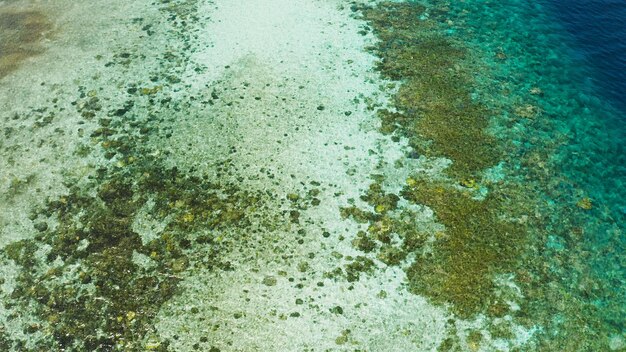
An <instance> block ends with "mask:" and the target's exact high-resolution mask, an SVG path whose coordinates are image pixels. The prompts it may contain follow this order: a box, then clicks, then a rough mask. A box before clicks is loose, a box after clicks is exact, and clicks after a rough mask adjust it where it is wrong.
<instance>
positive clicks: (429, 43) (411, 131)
mask: <svg viewBox="0 0 626 352" xmlns="http://www.w3.org/2000/svg"><path fill="white" fill-rule="evenodd" d="M362 13H363V18H364V19H365V20H366V21H368V23H369V24H370V25H371V26H372V28H373V31H374V34H375V35H376V36H377V37H378V38H379V39H380V41H379V42H378V43H377V44H376V46H375V47H373V48H372V50H373V52H374V53H375V54H376V55H377V56H379V57H380V61H379V63H378V67H377V68H378V70H379V71H380V72H381V74H382V76H383V77H384V78H388V79H392V80H400V81H401V82H402V85H401V86H400V89H399V91H398V93H397V94H396V95H395V97H394V101H393V102H394V107H395V108H396V110H397V112H390V111H388V110H381V111H379V116H380V117H381V132H383V133H386V134H389V133H393V132H394V131H395V132H398V133H400V134H402V135H403V136H405V137H407V138H408V139H409V141H410V143H411V145H412V146H413V147H414V148H415V149H416V150H417V151H418V153H423V154H426V155H430V156H443V157H446V158H448V159H451V160H452V161H453V164H452V166H451V167H450V168H449V172H450V174H451V175H452V176H455V177H458V178H469V177H473V176H476V175H477V174H479V173H480V172H482V171H483V170H484V169H485V168H488V167H491V166H493V165H495V164H496V163H497V162H498V161H499V160H500V158H501V151H500V150H499V145H498V143H497V141H496V139H495V138H494V137H493V136H492V135H491V134H490V133H489V132H488V130H487V128H488V127H489V123H490V119H491V116H492V114H493V113H492V112H491V111H489V109H487V107H485V106H484V105H483V104H481V103H480V102H478V101H475V100H474V99H472V87H473V80H472V74H471V70H472V65H471V60H470V59H471V58H469V53H468V50H467V49H465V48H464V47H463V46H462V45H460V44H458V43H456V42H454V41H453V40H452V39H450V38H448V37H446V36H444V35H443V34H441V33H439V31H438V27H437V23H436V22H435V21H434V20H426V19H424V20H421V19H420V17H422V16H424V13H425V8H424V7H423V6H422V5H419V4H416V3H412V2H408V3H381V4H380V5H378V6H377V7H374V8H364V9H362Z"/></svg>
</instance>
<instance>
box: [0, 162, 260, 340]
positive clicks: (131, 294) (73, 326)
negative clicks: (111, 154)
mask: <svg viewBox="0 0 626 352" xmlns="http://www.w3.org/2000/svg"><path fill="white" fill-rule="evenodd" d="M147 159H149V158H148V157H143V158H142V157H141V156H138V161H137V162H136V164H135V166H133V167H129V168H127V169H126V170H125V172H124V173H120V172H112V173H110V174H108V175H103V179H102V181H101V184H100V186H99V187H98V192H97V195H95V196H89V195H85V194H83V193H82V192H81V190H79V189H72V190H71V191H70V193H69V194H68V195H66V196H63V197H61V198H60V199H58V200H55V201H51V202H49V203H48V206H47V208H46V209H44V210H43V211H42V213H41V215H42V216H46V217H53V218H56V220H57V221H58V225H57V226H56V227H55V228H54V229H53V230H48V231H44V232H43V233H42V234H41V235H39V236H38V237H36V238H35V239H33V240H23V241H19V242H15V243H12V244H10V245H8V246H7V247H6V248H4V250H3V251H2V253H3V254H4V256H5V257H6V258H7V259H9V260H12V261H13V262H14V263H15V264H16V265H18V266H19V267H20V268H21V271H20V274H19V276H18V278H17V281H16V287H15V289H14V290H13V292H12V293H11V304H14V305H18V306H23V307H24V309H26V307H30V306H34V307H35V312H36V314H37V315H38V316H39V317H40V318H41V320H42V321H43V322H45V327H43V326H42V329H45V330H46V332H47V333H49V334H50V335H51V336H52V340H49V341H47V342H46V343H42V345H41V346H38V347H41V348H53V346H54V347H55V348H61V349H67V348H73V347H78V348H80V349H85V350H94V351H95V350H113V349H120V348H121V349H124V350H141V348H142V342H141V341H142V340H143V339H144V337H146V336H148V335H150V334H153V333H154V332H155V331H154V329H153V328H152V321H153V319H154V317H155V316H156V314H157V313H158V311H159V308H160V307H161V305H162V304H163V303H164V302H166V301H167V300H168V299H170V298H171V297H172V296H173V295H174V294H175V293H176V292H177V286H178V282H179V281H180V280H181V276H180V275H181V274H182V273H183V272H184V271H185V270H186V269H187V268H188V267H189V265H190V255H191V253H195V251H203V252H204V253H205V255H204V258H202V260H201V261H200V262H196V263H195V265H196V266H198V265H200V266H203V267H207V268H211V267H214V266H217V267H219V266H220V265H221V263H220V259H219V258H220V257H219V250H220V249H222V247H223V246H221V245H219V244H216V243H214V238H213V237H214V236H215V237H217V234H218V233H221V231H225V230H226V229H228V228H232V227H237V228H238V229H245V228H246V227H248V226H250V224H251V222H250V220H249V216H251V215H252V214H253V213H254V209H255V207H258V206H260V205H261V202H262V201H263V199H262V197H263V195H260V194H252V193H250V192H248V191H245V190H241V189H238V188H237V187H236V186H234V185H231V184H226V183H224V184H214V183H210V182H207V181H203V180H200V179H197V178H194V177H190V176H186V175H184V174H183V173H181V172H178V171H177V170H175V169H164V168H161V167H160V166H159V165H160V164H159V163H158V162H156V161H154V160H147ZM150 175H152V176H150ZM265 197H267V196H266V195H265ZM148 199H152V200H153V201H154V203H155V204H156V205H155V206H154V207H153V210H152V212H153V213H154V216H155V217H156V218H165V217H166V216H167V215H171V214H174V215H175V216H174V217H173V218H174V219H173V220H172V221H171V222H169V223H168V225H167V226H166V227H165V229H164V230H163V232H162V233H161V235H160V236H159V237H158V238H157V239H155V240H152V241H150V242H148V243H145V244H143V243H142V239H141V237H140V236H139V234H137V233H136V232H135V231H133V229H132V223H133V219H134V218H135V217H136V215H137V213H138V212H139V211H140V209H141V208H142V206H143V205H144V204H145V203H146V201H147V200H148ZM199 229H202V230H203V231H211V232H212V233H213V235H212V236H211V237H209V238H206V239H205V238H204V237H205V236H202V235H201V234H200V231H199ZM192 243H193V246H194V249H193V250H191V249H190V247H191V245H192ZM137 255H140V256H143V257H144V258H148V259H147V260H148V261H149V262H150V263H151V265H149V266H141V265H139V264H138V263H137V262H136V261H135V260H134V259H133V258H134V257H136V256H137ZM156 350H162V351H165V350H167V343H166V342H163V343H160V344H159V347H158V349H156Z"/></svg>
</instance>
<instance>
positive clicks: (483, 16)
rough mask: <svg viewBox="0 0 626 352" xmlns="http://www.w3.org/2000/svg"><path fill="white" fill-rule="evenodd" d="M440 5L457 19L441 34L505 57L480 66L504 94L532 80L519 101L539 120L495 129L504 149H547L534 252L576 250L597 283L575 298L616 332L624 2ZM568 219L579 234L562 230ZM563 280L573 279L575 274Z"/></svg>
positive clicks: (621, 328)
mask: <svg viewBox="0 0 626 352" xmlns="http://www.w3.org/2000/svg"><path fill="white" fill-rule="evenodd" d="M450 7H451V11H452V13H454V14H455V15H454V16H458V18H459V19H461V21H462V24H461V25H459V26H457V27H453V28H451V29H450V30H449V35H450V36H456V37H457V38H461V39H462V40H463V41H467V42H469V43H470V45H472V46H475V47H477V48H479V49H483V50H485V52H501V53H504V54H505V55H506V60H505V62H504V63H494V64H493V65H492V66H491V67H490V69H492V70H493V71H494V76H495V77H496V79H501V80H502V81H506V82H507V84H508V85H507V89H510V90H511V91H513V92H514V93H513V94H510V96H512V97H513V96H515V95H516V94H515V92H521V91H527V90H529V89H530V87H531V86H538V87H541V92H540V94H539V93H537V94H535V95H534V96H532V97H529V98H528V99H530V100H531V101H532V104H533V105H535V106H537V107H538V109H539V110H540V111H541V113H540V117H539V118H538V119H540V120H541V121H535V122H529V123H519V124H516V125H515V126H514V130H508V131H506V130H504V131H499V133H501V134H503V135H504V134H506V135H507V138H511V139H513V140H514V141H515V142H516V148H515V149H514V150H513V151H512V152H514V153H519V154H520V155H523V154H525V153H531V152H534V151H537V150H542V149H544V150H550V153H549V160H543V161H544V162H547V163H548V164H549V165H551V166H550V168H551V171H550V172H552V177H549V179H548V181H545V182H543V183H544V184H545V185H546V187H545V191H544V192H543V194H544V196H545V201H546V203H547V204H550V206H549V208H550V207H551V208H552V210H553V211H554V213H553V216H552V221H551V222H550V223H549V224H548V225H547V228H546V230H547V231H551V232H553V235H551V236H550V239H551V241H548V243H547V244H546V248H542V249H540V250H539V251H540V252H544V254H543V255H545V256H546V257H549V256H565V257H568V256H569V257H572V256H580V257H581V258H580V260H581V262H582V263H583V264H582V265H584V266H588V268H589V269H590V270H589V271H588V273H590V275H593V276H595V277H594V278H595V279H598V280H599V282H601V286H602V289H600V290H596V291H593V293H589V294H588V295H586V296H584V295H583V296H584V297H583V298H581V299H583V300H588V302H589V303H590V304H593V305H595V306H596V307H598V309H599V311H600V314H601V315H603V316H604V317H605V321H606V323H607V326H608V327H609V328H608V329H610V330H611V331H610V332H608V333H609V334H624V333H625V332H626V315H625V313H626V254H625V253H626V235H625V234H624V230H625V229H626V222H625V216H626V188H625V186H626V3H624V2H623V1H614V0H594V1H575V0H573V1H523V0H507V1H466V2H460V1H459V2H457V1H455V2H451V3H450ZM495 61H497V60H494V62H495ZM491 83H493V82H488V83H487V85H489V84H491ZM512 99H516V98H512ZM512 103H515V102H514V101H513V102H512ZM557 139H559V140H560V142H558V143H557V144H556V145H555V144H554V143H553V142H554V141H555V140H557ZM520 167H523V166H520ZM557 179H558V181H555V180H557ZM580 197H588V198H589V199H590V200H591V201H592V203H593V206H592V208H591V209H589V210H588V211H586V212H580V211H578V210H579V209H576V207H571V206H568V205H566V203H568V202H571V200H572V199H574V200H575V199H576V198H580ZM572 225H573V226H574V227H578V228H580V229H581V231H582V232H583V233H584V235H583V236H580V237H575V238H574V237H571V236H570V235H568V234H567V233H565V232H566V231H567V230H563V229H564V228H565V227H570V228H571V226H572ZM574 248H576V249H574ZM540 257H541V256H538V259H539V258H540ZM554 270H555V271H557V272H559V271H560V272H562V273H563V272H567V271H568V270H572V269H571V268H554ZM563 277H567V278H570V279H572V280H580V277H579V276H578V275H567V274H565V275H564V276H563Z"/></svg>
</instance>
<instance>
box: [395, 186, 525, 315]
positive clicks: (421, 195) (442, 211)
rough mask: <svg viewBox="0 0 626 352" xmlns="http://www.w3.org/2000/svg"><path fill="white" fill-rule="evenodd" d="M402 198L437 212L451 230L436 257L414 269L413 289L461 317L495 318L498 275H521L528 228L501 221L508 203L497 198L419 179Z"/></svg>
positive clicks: (436, 247)
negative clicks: (486, 315) (478, 197)
mask: <svg viewBox="0 0 626 352" xmlns="http://www.w3.org/2000/svg"><path fill="white" fill-rule="evenodd" d="M402 195H403V196H404V197H405V198H406V199H408V200H410V201H413V202H416V203H419V204H423V205H426V206H428V207H430V208H431V209H433V211H434V212H435V214H436V218H437V221H438V222H440V223H441V224H443V225H444V226H445V232H444V233H442V234H440V235H439V236H438V238H437V240H436V242H435V244H434V245H433V252H432V253H429V254H427V255H424V256H421V257H418V259H417V260H416V261H415V263H414V264H413V265H411V267H410V268H409V269H408V271H407V275H408V279H409V281H410V286H411V290H412V291H414V292H415V293H419V294H423V295H426V296H428V297H430V298H431V299H432V300H433V301H434V302H437V303H447V304H451V305H452V308H451V309H452V310H453V311H454V312H455V313H456V314H458V315H459V316H461V317H471V316H472V315H474V314H476V313H478V312H488V313H495V312H496V309H494V307H495V305H497V303H498V302H497V299H496V298H495V295H494V294H495V292H494V290H495V284H494V282H493V279H494V276H495V275H496V274H499V273H507V272H513V271H515V270H516V268H517V264H518V260H519V255H520V253H521V251H523V250H524V249H525V231H524V230H525V229H524V228H523V227H521V226H520V225H519V224H516V223H514V222H511V221H506V220H503V219H502V218H501V217H500V214H498V213H497V212H496V211H498V210H500V209H502V204H501V203H500V201H499V200H498V198H497V196H496V195H494V194H490V195H488V196H487V197H486V198H485V199H483V200H476V199H473V198H472V195H471V193H469V192H467V191H466V190H462V189H461V190H460V189H458V188H456V187H454V186H450V185H448V184H445V183H438V182H427V181H422V180H418V181H415V182H414V183H413V185H412V186H407V187H406V188H405V189H404V190H403V192H402ZM495 315H498V316H502V315H504V314H501V312H500V313H498V314H495Z"/></svg>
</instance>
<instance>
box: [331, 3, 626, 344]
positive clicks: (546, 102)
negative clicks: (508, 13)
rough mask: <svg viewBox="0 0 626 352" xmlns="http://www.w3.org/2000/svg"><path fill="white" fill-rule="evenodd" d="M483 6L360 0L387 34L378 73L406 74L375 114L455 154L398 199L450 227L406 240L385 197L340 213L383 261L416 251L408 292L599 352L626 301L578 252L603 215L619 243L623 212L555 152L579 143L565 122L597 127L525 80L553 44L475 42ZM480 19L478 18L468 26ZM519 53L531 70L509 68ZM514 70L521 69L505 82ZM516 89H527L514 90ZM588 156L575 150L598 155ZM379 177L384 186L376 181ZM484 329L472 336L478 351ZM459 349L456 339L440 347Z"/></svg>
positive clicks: (379, 32) (439, 151)
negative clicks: (600, 200)
mask: <svg viewBox="0 0 626 352" xmlns="http://www.w3.org/2000/svg"><path fill="white" fill-rule="evenodd" d="M513 3H514V1H512V2H511V4H510V6H514V4H513ZM506 5H509V4H508V2H507V3H506ZM476 6H478V7H480V5H478V4H473V3H472V4H466V3H464V4H459V5H458V6H456V7H455V6H454V5H453V4H452V3H450V2H447V1H436V2H433V3H430V4H429V5H422V4H420V3H416V2H403V3H391V2H383V3H380V4H378V5H377V6H374V7H368V6H363V7H359V6H355V7H353V10H354V11H355V12H358V13H360V15H361V16H362V18H363V19H364V20H365V21H367V23H368V25H369V27H371V28H370V29H371V30H372V31H373V33H374V34H375V35H376V37H378V38H379V39H380V41H379V42H377V43H376V44H375V46H373V47H372V48H371V50H372V52H373V53H374V54H376V55H377V56H378V57H379V58H380V60H379V62H378V66H377V68H378V70H379V71H380V73H381V75H382V76H383V78H386V79H390V80H394V81H398V82H399V83H400V88H399V89H398V91H397V93H396V94H395V96H394V98H393V104H392V107H391V108H392V109H393V110H391V109H383V110H380V111H379V112H378V115H379V117H380V120H381V125H380V126H381V127H380V130H381V132H382V133H384V134H393V135H398V136H402V137H405V138H406V139H407V140H408V141H409V144H410V146H411V147H412V148H413V149H414V152H413V153H414V154H416V155H423V156H425V157H428V158H432V157H445V158H447V159H450V160H451V161H452V164H451V166H450V167H449V168H447V169H446V170H445V171H444V174H442V175H440V176H439V177H435V178H433V177H432V176H427V175H422V174H419V173H416V174H414V175H413V176H411V177H410V178H409V179H407V180H406V185H404V189H403V191H402V192H401V193H400V194H399V195H398V196H400V197H402V198H403V199H405V200H408V201H409V202H411V203H414V204H417V205H425V206H427V207H429V208H430V209H432V210H433V211H434V215H435V218H436V221H437V222H439V223H440V224H441V225H443V226H444V228H445V230H443V231H433V230H431V231H429V232H430V233H424V234H422V235H421V236H420V237H421V238H424V239H428V238H434V240H433V241H432V244H430V243H429V242H428V241H426V245H424V242H418V243H420V245H417V246H407V245H406V243H407V238H411V237H413V236H414V234H412V233H411V232H410V231H409V232H407V230H408V228H407V227H405V228H399V227H396V223H394V221H393V220H392V219H393V218H394V217H396V218H398V216H397V215H394V213H390V214H389V215H386V214H385V211H384V210H385V209H386V208H387V205H385V204H384V201H383V200H379V201H380V205H379V204H378V203H377V202H376V201H374V202H370V205H371V206H372V210H373V211H370V210H364V209H358V208H356V207H352V208H344V209H342V214H343V215H344V216H346V217H351V218H353V219H354V220H355V221H357V222H360V223H369V224H370V227H369V230H368V232H367V233H365V232H360V233H359V234H357V236H356V237H355V239H354V240H353V245H354V246H355V247H356V248H357V249H359V250H361V251H363V252H365V253H374V255H375V256H377V257H378V258H379V260H381V261H383V262H385V263H386V264H388V265H397V264H401V262H402V259H403V258H405V257H409V254H410V253H414V254H415V260H414V261H413V262H412V264H410V265H409V266H408V267H406V273H407V278H408V281H409V285H410V289H411V290H412V291H413V292H414V293H417V294H421V295H424V296H426V297H428V298H429V299H430V300H431V301H432V302H434V303H437V304H444V305H445V306H447V307H449V309H450V310H451V311H452V312H453V313H455V314H456V315H457V316H459V317H461V318H472V317H476V316H478V315H485V316H487V317H490V318H491V319H492V321H494V322H495V321H498V322H502V320H501V319H500V318H504V317H512V318H513V320H512V321H513V322H515V323H516V324H521V325H523V326H526V327H527V328H532V327H539V330H538V331H536V332H535V336H534V338H533V339H532V340H531V341H530V342H529V343H528V346H527V347H526V348H530V349H532V350H541V351H543V350H567V351H582V350H589V351H592V350H604V349H606V348H608V347H607V346H608V345H609V344H611V343H612V344H613V345H615V344H616V343H615V341H616V340H615V339H618V340H619V338H620V334H623V332H624V326H623V322H621V323H620V322H618V321H616V320H615V319H616V318H617V317H618V316H620V315H622V314H623V313H624V311H625V307H624V306H623V305H621V306H620V303H619V302H623V297H621V295H620V293H619V292H620V291H619V290H620V287H621V288H622V289H623V284H620V283H619V281H614V279H610V280H603V278H602V277H599V276H598V275H595V274H594V268H592V267H591V266H590V265H585V264H584V262H585V261H586V260H587V259H588V258H589V257H590V252H589V249H588V248H589V247H588V246H589V240H588V239H587V238H589V237H588V236H589V235H590V234H591V233H593V231H598V230H600V229H598V228H597V227H595V226H596V224H600V223H603V224H604V225H602V226H604V227H607V226H608V227H609V228H613V230H611V231H616V232H614V233H615V234H616V236H615V237H614V238H613V241H615V239H617V238H618V237H617V235H618V234H619V233H620V231H621V230H620V228H619V226H620V225H619V224H620V222H619V221H618V220H619V213H618V214H615V215H613V216H612V217H611V216H605V215H604V214H602V213H599V212H597V211H596V205H595V203H594V200H593V199H592V198H590V197H589V196H586V195H585V193H587V192H590V191H591V190H592V189H593V185H594V184H592V183H587V184H586V183H584V182H576V181H575V176H576V172H578V171H577V170H578V166H577V165H576V166H575V167H574V166H570V165H569V164H568V163H569V160H574V159H570V158H559V156H560V155H561V154H562V153H563V152H568V151H569V150H568V148H569V146H568V144H569V143H572V142H571V136H568V135H567V134H564V132H563V129H564V127H563V126H567V127H568V128H570V129H576V128H578V129H580V130H581V131H582V130H584V131H586V132H587V131H590V127H588V126H576V127H572V125H573V124H572V122H571V121H568V120H567V119H571V118H572V114H567V113H565V112H564V111H563V106H562V105H561V106H559V105H558V102H557V101H556V100H557V99H560V97H556V96H554V95H553V94H551V93H552V92H545V91H544V90H542V89H541V88H540V87H538V86H537V85H536V84H538V83H539V82H540V78H539V77H540V76H539V77H537V80H536V81H532V80H530V81H529V82H526V81H524V80H523V79H522V78H518V77H524V75H527V77H526V78H527V79H531V78H534V77H536V76H535V75H541V74H546V73H545V72H540V73H535V71H534V70H536V69H537V66H536V65H534V62H535V61H533V60H536V57H534V56H533V54H534V53H535V52H536V51H539V50H541V49H539V48H541V45H545V40H544V41H541V40H537V41H532V40H528V38H524V39H525V40H526V41H528V44H527V45H528V46H530V49H526V51H523V50H519V49H518V51H516V52H515V55H516V56H515V57H514V58H511V56H510V55H512V54H513V51H512V50H505V49H503V47H502V46H496V45H497V42H496V45H493V46H487V45H482V46H481V44H482V43H492V42H493V41H495V40H493V39H492V41H490V37H489V36H490V34H489V33H491V32H485V33H484V34H482V36H481V35H479V34H478V33H477V32H479V31H480V28H482V27H483V26H484V24H485V23H487V27H488V28H492V29H493V28H494V27H495V26H496V24H494V23H493V22H495V21H496V20H494V19H493V18H491V17H489V16H490V15H492V14H487V12H488V11H489V10H488V8H486V9H485V10H483V8H482V7H481V11H484V12H485V15H484V17H480V16H481V15H482V12H481V11H476ZM457 7H458V8H457ZM503 7H505V6H503ZM473 15H475V16H476V17H477V19H475V22H472V23H469V22H470V19H471V18H472V16H473ZM498 15H502V16H503V19H502V21H505V19H504V18H505V16H504V15H503V14H499V13H498ZM481 21H484V22H485V23H482V22H481ZM464 26H465V27H464ZM503 27H505V26H503ZM503 31H504V29H503ZM524 35H526V33H524ZM468 39H469V40H468ZM499 39H502V38H499ZM520 42H523V41H522V40H521V39H520ZM512 43H516V42H515V41H513V42H512ZM490 45H491V44H490ZM511 46H513V44H511ZM525 54H526V55H527V56H528V59H527V60H528V64H527V65H528V66H524V65H519V66H513V65H512V62H516V63H518V62H519V61H521V60H523V59H524V55H525ZM507 70H508V72H509V73H508V75H513V77H514V78H508V76H507V73H506V72H507ZM518 72H519V73H518ZM529 72H530V73H531V74H529ZM550 74H552V75H556V73H554V72H550ZM559 74H563V73H559ZM558 79H561V81H560V83H562V84H575V83H576V82H569V81H567V79H565V80H563V79H562V78H561V77H558ZM555 81H558V80H557V78H555ZM564 82H568V83H564ZM516 85H517V86H520V87H519V88H520V89H517V90H514V86H516ZM557 107H558V108H557ZM572 109H576V110H573V113H574V112H575V113H580V110H579V109H578V108H577V107H573V108H572ZM585 111H586V110H585ZM548 116H550V119H548ZM596 119H597V117H596ZM589 124H590V125H593V126H594V127H595V128H596V129H597V131H598V132H593V131H592V130H591V132H593V133H594V135H598V138H603V137H604V138H605V139H606V138H607V137H606V136H604V135H602V133H604V132H602V131H603V130H602V127H601V124H599V123H598V122H597V120H594V121H593V122H590V123H589ZM579 133H580V132H579ZM525 138H526V139H527V140H524V139H525ZM569 145H571V144H569ZM593 152H594V150H591V151H586V152H585V151H584V150H582V151H578V154H577V155H585V153H588V155H589V156H585V157H584V158H585V159H584V160H590V159H592V158H598V156H597V155H595V154H593ZM616 154H617V155H619V153H616ZM611 155H613V154H611ZM609 157H613V156H609ZM618 157H619V156H615V158H618ZM586 158H590V159H586ZM607 158H608V157H607ZM613 162H614V163H615V164H616V165H619V163H618V162H615V160H613ZM562 170H563V171H562ZM567 170H571V171H572V173H571V174H567V173H566V172H564V171H567ZM613 170H615V169H613ZM614 172H617V175H619V172H618V171H614ZM595 176H596V177H598V178H599V177H603V176H600V175H597V174H596V175H595ZM617 178H618V179H619V177H617ZM587 179H591V177H590V176H587ZM595 182H597V181H595ZM609 182H614V179H611V181H609ZM372 187H374V188H375V189H380V187H381V186H380V180H377V181H375V182H374V183H373V184H372ZM582 187H585V188H586V189H585V190H583V189H581V188H582ZM371 189H372V188H371V187H370V191H371ZM363 199H364V200H367V199H372V197H371V195H369V194H366V195H364V196H363ZM379 210H383V211H379ZM400 211H401V209H400ZM593 217H596V218H597V219H596V220H592V219H593ZM380 228H383V229H385V231H384V232H385V233H388V234H390V237H393V236H397V237H399V238H404V243H405V245H404V246H402V249H401V251H402V253H401V254H396V255H394V256H392V257H393V258H398V260H389V259H388V253H389V251H388V247H385V245H384V240H385V236H383V237H382V238H381V237H380ZM377 231H378V232H377ZM600 231H602V230H600ZM604 231H606V230H604ZM374 239H378V242H376V241H373V240H374ZM378 244H380V246H378ZM613 244H614V245H615V246H616V247H620V246H622V247H623V245H620V244H619V243H616V242H613ZM618 270H619V269H618ZM617 275H619V274H617ZM612 280H613V281H612ZM511 284H513V285H514V286H515V287H517V288H518V289H519V292H517V291H516V290H512V289H511ZM598 302H604V303H602V304H598ZM555 317H558V318H555ZM507 319H508V318H507ZM618 320H619V319H618ZM511 327H512V326H511V325H507V324H501V323H498V324H493V325H492V326H491V327H490V328H489V334H490V335H491V337H492V338H504V339H512V338H513V336H514V335H513V334H512V332H511ZM480 334H481V333H478V335H477V336H474V338H470V340H472V341H474V342H472V343H473V344H474V346H475V347H476V348H478V346H479V345H480V341H481V338H480V336H479V335H480ZM474 335H476V333H474ZM574 336H575V337H574ZM470 337H471V336H470ZM622 338H623V337H622ZM458 348H460V347H459V345H458V344H457V343H456V342H455V341H454V339H453V338H452V339H449V340H446V342H445V343H444V344H442V346H440V350H457V349H458Z"/></svg>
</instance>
